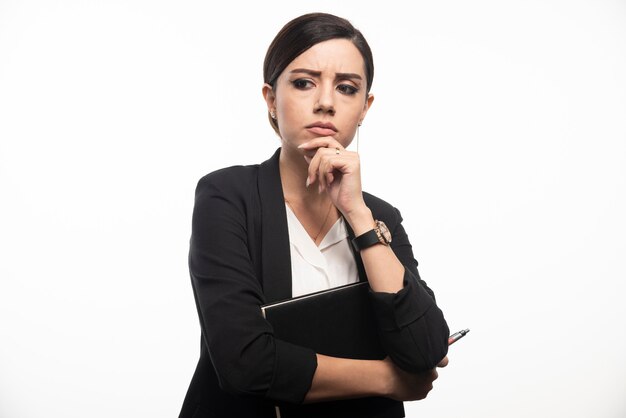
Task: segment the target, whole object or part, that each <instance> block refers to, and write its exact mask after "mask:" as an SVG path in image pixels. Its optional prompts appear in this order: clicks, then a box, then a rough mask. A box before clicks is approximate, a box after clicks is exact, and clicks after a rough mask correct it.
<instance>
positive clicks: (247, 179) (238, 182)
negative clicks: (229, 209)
mask: <svg viewBox="0 0 626 418" xmlns="http://www.w3.org/2000/svg"><path fill="white" fill-rule="evenodd" d="M258 172H259V165H258V164H254V165H236V166H232V167H226V168H222V169H219V170H216V171H213V172H211V173H208V174H207V175H205V176H203V177H202V178H201V179H200V180H199V181H198V185H197V186H196V197H199V196H202V195H205V194H210V195H213V194H215V193H217V194H219V195H238V194H242V193H244V194H247V193H249V191H250V190H251V189H252V188H253V187H256V184H257V181H256V179H257V176H258Z"/></svg>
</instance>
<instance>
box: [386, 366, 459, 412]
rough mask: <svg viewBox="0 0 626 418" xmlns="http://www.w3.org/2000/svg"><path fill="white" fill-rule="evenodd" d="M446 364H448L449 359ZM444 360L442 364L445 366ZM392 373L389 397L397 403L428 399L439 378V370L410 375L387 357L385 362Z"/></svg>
mask: <svg viewBox="0 0 626 418" xmlns="http://www.w3.org/2000/svg"><path fill="white" fill-rule="evenodd" d="M444 360H446V362H445V364H447V357H446V358H445V359H444ZM444 360H442V362H441V363H440V364H443V362H444ZM383 363H386V365H387V367H388V368H389V371H390V372H391V379H390V380H389V382H390V385H389V388H388V393H387V394H386V396H387V397H389V398H391V399H395V400H396V401H418V400H421V399H424V398H426V396H427V395H428V392H430V391H431V390H432V388H433V382H434V381H435V380H436V379H437V377H439V374H438V373H437V369H432V370H427V371H425V372H422V373H409V372H405V371H404V370H402V369H400V368H399V367H397V366H396V365H395V364H394V363H393V362H392V361H391V360H390V359H389V357H387V358H386V359H385V360H383Z"/></svg>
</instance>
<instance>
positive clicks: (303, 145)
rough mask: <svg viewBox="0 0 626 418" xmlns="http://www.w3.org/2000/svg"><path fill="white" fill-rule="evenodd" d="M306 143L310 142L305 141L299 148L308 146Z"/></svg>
mask: <svg viewBox="0 0 626 418" xmlns="http://www.w3.org/2000/svg"><path fill="white" fill-rule="evenodd" d="M306 144H308V142H305V143H304V144H300V145H298V148H304V147H305V146H306Z"/></svg>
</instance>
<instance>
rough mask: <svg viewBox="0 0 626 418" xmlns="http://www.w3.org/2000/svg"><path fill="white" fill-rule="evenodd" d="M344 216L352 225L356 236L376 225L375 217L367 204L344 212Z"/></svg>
mask: <svg viewBox="0 0 626 418" xmlns="http://www.w3.org/2000/svg"><path fill="white" fill-rule="evenodd" d="M344 216H345V218H346V220H347V221H348V223H349V224H350V227H351V228H352V230H353V231H354V236H356V237H358V236H359V235H361V234H364V233H366V232H367V231H370V230H371V229H373V228H374V227H375V226H376V225H375V222H374V217H373V216H372V211H371V210H370V209H369V208H368V207H367V206H365V205H363V206H362V207H360V208H358V209H355V210H353V211H351V212H349V213H346V214H344Z"/></svg>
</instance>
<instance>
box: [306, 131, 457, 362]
mask: <svg viewBox="0 0 626 418" xmlns="http://www.w3.org/2000/svg"><path fill="white" fill-rule="evenodd" d="M300 148H303V149H305V150H310V149H316V150H317V151H316V153H315V155H314V156H313V158H311V159H310V161H309V160H307V161H309V171H308V176H309V177H308V179H307V183H308V184H309V185H311V184H315V183H316V182H317V183H318V188H319V191H320V192H326V193H328V195H329V197H330V198H331V200H332V201H333V203H334V204H335V206H336V207H337V208H338V209H339V210H340V211H341V213H342V214H343V216H344V217H345V218H346V220H347V221H348V223H349V224H350V226H351V227H352V230H353V231H354V233H355V235H356V236H359V235H361V234H362V233H365V232H367V231H369V230H371V229H373V228H374V227H375V222H374V216H373V215H372V210H373V209H375V212H376V216H377V217H379V219H378V220H381V221H384V222H385V223H386V224H387V226H388V227H389V228H390V229H391V234H392V241H391V245H390V246H387V245H382V244H377V245H373V246H371V247H369V248H366V249H364V250H362V251H361V258H362V260H363V264H364V267H365V272H366V274H367V278H368V281H369V283H370V287H371V289H372V291H373V292H372V294H371V295H372V297H371V299H372V301H373V305H374V309H375V311H376V317H377V321H378V327H379V330H380V334H381V340H382V344H383V347H384V348H385V350H386V352H387V353H388V354H389V356H390V357H391V359H392V360H393V361H394V362H395V363H396V364H397V365H398V366H400V367H401V368H402V369H404V370H407V371H410V372H420V371H425V370H430V369H432V368H434V367H435V366H436V365H437V364H438V363H439V362H440V361H442V359H443V358H444V357H445V355H446V354H447V352H448V343H447V341H448V336H449V329H448V326H447V324H446V321H445V319H444V317H443V313H442V312H441V310H440V309H439V308H438V307H437V305H436V303H435V300H434V295H433V293H432V291H431V290H430V289H428V287H427V286H426V283H424V282H423V281H421V280H420V278H419V274H418V272H417V262H416V261H415V259H414V257H413V252H412V249H411V244H410V242H409V239H408V237H407V234H406V232H405V231H404V228H403V227H402V224H401V222H402V217H401V216H400V213H399V212H398V211H397V210H396V209H395V208H393V207H392V206H390V205H388V204H387V203H385V202H383V201H381V200H380V199H376V198H374V197H373V196H369V195H368V196H367V197H368V199H369V200H368V203H367V204H366V202H365V194H364V193H363V192H362V190H361V174H360V170H361V169H360V160H359V156H358V154H357V153H355V152H351V151H348V150H345V149H342V148H341V144H339V143H338V142H337V141H336V140H335V139H334V138H331V137H323V138H316V139H314V140H311V141H309V142H307V143H305V144H302V145H300ZM370 207H371V209H370Z"/></svg>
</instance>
